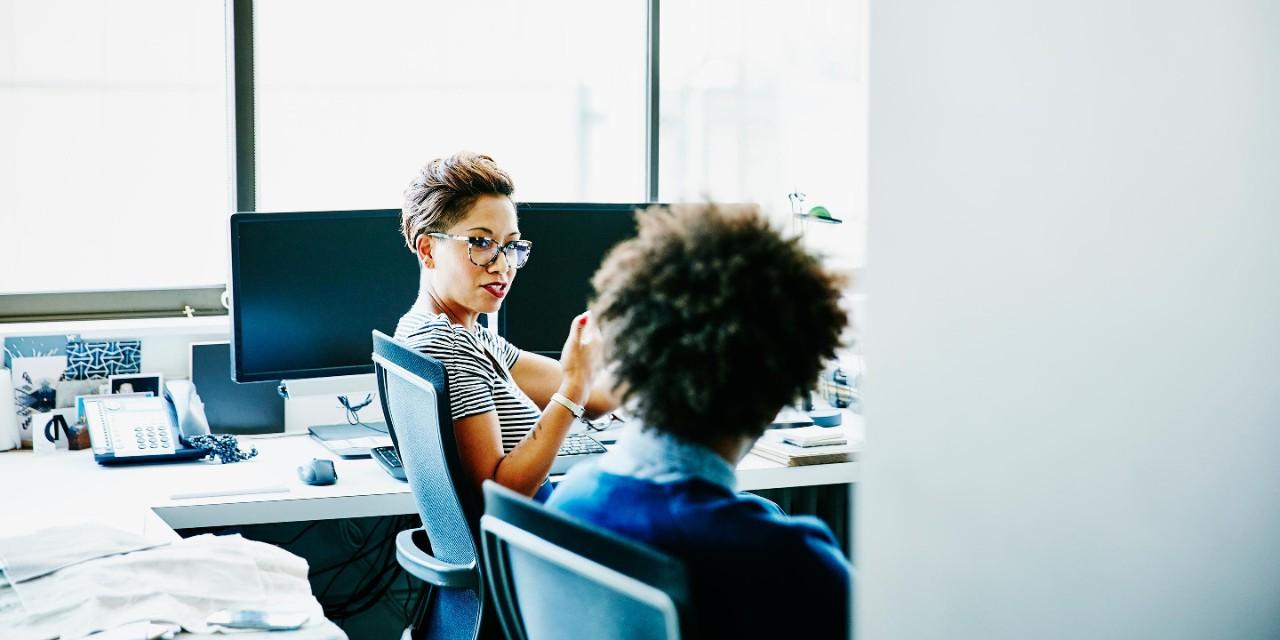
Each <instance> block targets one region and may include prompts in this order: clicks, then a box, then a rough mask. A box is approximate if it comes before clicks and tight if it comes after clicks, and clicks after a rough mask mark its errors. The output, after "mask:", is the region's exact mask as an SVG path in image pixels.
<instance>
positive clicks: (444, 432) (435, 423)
mask: <svg viewBox="0 0 1280 640" xmlns="http://www.w3.org/2000/svg"><path fill="white" fill-rule="evenodd" d="M373 359H374V371H375V374H376V376H377V380H378V389H379V394H380V395H381V398H382V400H383V403H384V404H383V407H384V409H385V413H386V418H387V425H388V427H389V428H390V429H394V430H395V434H396V435H395V441H396V444H397V447H398V449H399V452H400V459H401V461H402V462H403V464H404V471H405V476H406V478H407V479H408V484H409V487H410V489H412V490H413V496H414V498H415V499H416V501H417V503H418V515H419V516H421V518H422V527H423V529H424V530H425V532H426V536H427V538H428V540H427V541H425V542H426V543H427V544H429V547H427V548H428V549H429V552H430V553H431V555H432V556H434V557H435V558H438V559H439V560H442V561H445V562H448V563H453V564H467V563H477V571H478V561H479V553H478V550H477V540H478V538H477V536H478V524H479V519H480V515H481V513H480V508H481V502H480V497H479V494H478V492H477V491H476V490H475V488H474V487H472V486H471V484H470V483H469V482H466V481H465V480H463V475H462V473H461V462H460V460H459V458H458V447H457V442H456V440H455V437H454V432H453V420H452V418H451V414H450V411H449V383H448V379H447V377H446V375H445V368H444V365H442V364H441V363H440V362H439V361H438V360H435V359H434V358H431V357H429V356H427V355H424V354H422V353H419V352H417V351H414V350H413V349H410V348H408V347H406V346H404V345H402V344H400V343H398V342H396V341H395V340H393V339H392V338H390V337H389V336H387V335H386V334H383V333H381V332H379V331H374V332H373ZM419 546H424V545H419ZM482 602H483V594H482V593H481V592H480V589H477V588H449V589H438V590H437V593H435V594H433V596H432V605H431V606H432V609H433V611H432V612H431V615H430V616H429V618H428V621H427V624H428V628H427V629H426V632H427V633H426V635H427V637H439V638H445V637H448V638H455V637H475V635H476V633H478V629H479V622H480V614H481V610H482V608H483V607H482ZM441 625H447V626H452V627H456V628H463V629H464V631H465V630H466V629H467V628H470V630H469V631H467V632H464V633H462V634H461V635H458V634H457V633H453V632H442V631H439V630H438V629H437V631H436V632H434V633H433V628H438V627H440V626H441ZM471 627H474V628H471Z"/></svg>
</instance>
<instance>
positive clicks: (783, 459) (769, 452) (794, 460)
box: [751, 427, 854, 467]
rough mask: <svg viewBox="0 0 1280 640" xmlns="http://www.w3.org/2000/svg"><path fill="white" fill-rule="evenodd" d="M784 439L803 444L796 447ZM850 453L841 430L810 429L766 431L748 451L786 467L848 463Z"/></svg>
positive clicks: (851, 450)
mask: <svg viewBox="0 0 1280 640" xmlns="http://www.w3.org/2000/svg"><path fill="white" fill-rule="evenodd" d="M812 429H817V430H818V431H821V432H822V433H817V432H812V431H811V430H812ZM797 432H800V433H797ZM833 432H834V433H833ZM784 439H786V440H790V441H792V442H802V443H805V446H797V445H796V444H792V443H791V442H785V441H784ZM853 450H854V447H853V445H850V444H849V442H848V440H847V439H846V437H845V434H844V432H843V430H840V429H826V428H823V427H809V428H803V429H786V430H783V431H768V432H766V433H765V434H764V435H763V436H761V437H760V439H759V440H756V444H755V446H754V447H752V448H751V453H754V454H756V455H758V456H760V457H761V458H764V459H766V460H772V461H773V462H777V463H779V464H785V465H787V466H789V467H796V466H801V465H808V464H828V463H831V462H848V461H849V460H850V459H852V456H853Z"/></svg>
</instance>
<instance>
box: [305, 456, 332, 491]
mask: <svg viewBox="0 0 1280 640" xmlns="http://www.w3.org/2000/svg"><path fill="white" fill-rule="evenodd" d="M298 477H299V478H301V479H302V481H303V482H305V483H307V484H315V485H325V484H333V483H335V482H337V481H338V472H337V471H334V469H333V461H332V460H325V459H324V458H312V459H311V462H308V463H306V464H304V465H300V466H299V467H298Z"/></svg>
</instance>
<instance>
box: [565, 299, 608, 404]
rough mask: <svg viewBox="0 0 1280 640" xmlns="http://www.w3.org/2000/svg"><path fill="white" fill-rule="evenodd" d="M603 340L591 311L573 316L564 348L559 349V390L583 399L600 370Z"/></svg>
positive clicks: (582, 401)
mask: <svg viewBox="0 0 1280 640" xmlns="http://www.w3.org/2000/svg"><path fill="white" fill-rule="evenodd" d="M603 341H604V339H603V338H602V337H601V335H600V330H599V329H598V328H596V323H595V320H593V319H592V318H591V312H590V311H584V312H583V313H580V314H578V315H577V316H576V317H574V319H573V322H572V323H571V324H570V325H569V337H568V338H566V339H565V341H564V349H562V350H561V351H560V368H561V369H562V370H563V371H564V379H563V381H562V382H561V384H560V393H563V394H564V395H566V396H568V397H569V399H571V400H573V401H574V402H577V403H578V404H582V403H584V402H585V401H586V398H587V394H588V393H590V392H591V383H592V382H593V381H595V377H596V374H597V373H598V372H599V370H600V357H601V351H600V350H601V343H602V342H603Z"/></svg>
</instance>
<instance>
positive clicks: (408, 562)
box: [396, 529, 480, 589]
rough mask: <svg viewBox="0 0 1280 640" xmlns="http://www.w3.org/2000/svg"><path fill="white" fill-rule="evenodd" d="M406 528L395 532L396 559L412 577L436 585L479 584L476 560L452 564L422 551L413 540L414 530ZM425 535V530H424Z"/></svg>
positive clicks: (471, 586) (459, 586) (462, 585)
mask: <svg viewBox="0 0 1280 640" xmlns="http://www.w3.org/2000/svg"><path fill="white" fill-rule="evenodd" d="M417 531H422V529H407V530H405V531H401V532H400V533H397V534H396V561H397V562H399V563H400V566H401V567H403V568H404V570H405V571H408V572H409V573H410V574H411V575H413V577H415V578H417V579H419V580H422V581H423V582H426V583H427V584H433V585H435V586H437V587H450V588H463V589H465V588H475V587H477V586H479V584H480V571H479V569H478V568H477V567H476V561H475V560H472V561H471V562H468V563H467V564H453V563H450V562H445V561H443V560H440V559H438V558H436V557H435V556H433V555H431V554H429V553H427V552H425V551H423V550H422V549H421V548H419V547H418V545H417V544H416V543H415V542H414V541H413V534H414V532H417ZM424 535H425V532H424Z"/></svg>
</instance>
